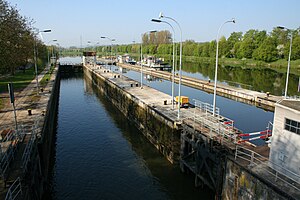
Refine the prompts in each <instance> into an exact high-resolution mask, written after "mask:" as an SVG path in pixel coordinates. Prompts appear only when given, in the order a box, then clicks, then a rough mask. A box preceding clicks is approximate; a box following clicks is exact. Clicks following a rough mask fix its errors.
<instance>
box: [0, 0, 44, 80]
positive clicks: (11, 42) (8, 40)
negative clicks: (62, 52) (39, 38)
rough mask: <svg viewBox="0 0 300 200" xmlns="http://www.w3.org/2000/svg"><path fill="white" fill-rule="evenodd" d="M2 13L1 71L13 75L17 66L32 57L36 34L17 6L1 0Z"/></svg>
mask: <svg viewBox="0 0 300 200" xmlns="http://www.w3.org/2000/svg"><path fill="white" fill-rule="evenodd" d="M0 13H1V17H0V46H1V48H0V73H10V74H12V75H13V74H14V73H15V70H16V68H17V67H19V66H20V65H25V64H26V63H27V62H28V60H29V58H32V56H33V46H34V41H35V40H36V36H35V34H34V33H33V31H32V28H31V21H29V20H28V19H26V18H25V17H22V16H21V15H20V14H19V12H18V10H17V9H16V8H15V7H12V6H10V5H9V4H8V3H7V2H6V1H4V0H0ZM41 45H42V44H41ZM42 46H44V45H42ZM44 47H45V46H44ZM44 47H43V48H41V49H40V50H41V51H40V54H39V55H41V56H42V57H43V56H44V54H43V53H42V52H43V50H45V48H44Z"/></svg>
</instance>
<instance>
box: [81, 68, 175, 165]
mask: <svg viewBox="0 0 300 200" xmlns="http://www.w3.org/2000/svg"><path fill="white" fill-rule="evenodd" d="M83 71H84V76H85V77H87V78H88V79H90V80H92V82H93V84H94V85H96V86H97V87H98V89H99V91H100V92H101V93H103V94H105V96H106V97H107V98H109V100H110V101H111V102H112V103H113V104H114V105H115V106H116V107H117V108H118V109H119V110H120V111H121V112H122V113H123V114H124V115H125V116H126V117H127V118H128V119H129V120H130V121H132V122H133V123H134V124H135V125H136V126H137V127H138V128H139V129H140V130H141V132H142V133H143V135H145V136H146V137H147V138H148V140H149V141H150V142H151V143H152V144H153V145H154V146H155V147H156V148H157V149H158V150H159V151H160V152H161V153H162V154H163V155H164V156H165V157H166V158H167V159H168V160H169V161H170V162H172V163H173V162H177V161H179V157H180V153H179V151H180V130H178V128H176V126H174V121H172V120H171V119H168V118H166V116H163V114H162V113H160V112H158V111H156V110H154V109H152V108H151V106H149V105H146V104H145V103H144V102H142V101H140V100H139V99H137V98H135V97H134V96H132V95H131V94H129V93H128V92H127V91H126V90H125V89H123V88H120V87H119V86H117V85H115V84H114V83H112V82H110V81H109V80H107V79H105V78H104V77H102V76H101V75H99V74H95V73H93V72H92V71H91V70H90V69H89V68H86V67H84V69H83Z"/></svg>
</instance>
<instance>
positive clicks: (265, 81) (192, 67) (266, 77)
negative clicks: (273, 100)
mask: <svg viewBox="0 0 300 200" xmlns="http://www.w3.org/2000/svg"><path fill="white" fill-rule="evenodd" d="M183 70H184V72H183V74H184V75H187V76H192V77H195V78H199V79H204V80H208V79H211V80H213V79H214V71H215V66H214V65H213V64H208V63H205V64H201V63H194V62H185V63H184V65H183ZM298 78H299V77H298V76H296V75H294V74H290V76H289V88H288V94H289V95H290V96H293V95H299V93H298V91H297V89H298ZM218 81H219V82H222V83H226V84H228V85H232V86H236V87H242V88H245V89H251V90H255V91H259V92H270V93H271V94H274V95H278V96H282V95H283V93H284V89H285V81H286V73H280V72H277V71H275V70H272V69H269V68H243V67H231V66H219V68H218Z"/></svg>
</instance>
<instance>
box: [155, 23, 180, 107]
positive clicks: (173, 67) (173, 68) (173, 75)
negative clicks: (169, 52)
mask: <svg viewBox="0 0 300 200" xmlns="http://www.w3.org/2000/svg"><path fill="white" fill-rule="evenodd" d="M152 21H153V22H159V23H160V22H162V23H165V24H168V25H169V26H170V27H171V28H172V31H173V39H172V43H173V63H172V109H174V82H175V30H174V27H173V26H172V25H171V24H170V23H169V22H167V21H162V20H157V19H152Z"/></svg>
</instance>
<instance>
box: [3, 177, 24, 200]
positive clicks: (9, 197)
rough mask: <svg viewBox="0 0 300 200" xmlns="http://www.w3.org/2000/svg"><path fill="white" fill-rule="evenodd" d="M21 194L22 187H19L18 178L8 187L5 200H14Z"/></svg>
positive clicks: (19, 180)
mask: <svg viewBox="0 0 300 200" xmlns="http://www.w3.org/2000/svg"><path fill="white" fill-rule="evenodd" d="M20 193H21V194H22V185H21V179H20V177H18V178H17V179H16V180H15V181H14V183H13V184H12V185H11V186H10V187H9V189H8V191H7V193H6V196H5V200H15V199H16V198H17V197H18V196H19V194H20Z"/></svg>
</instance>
